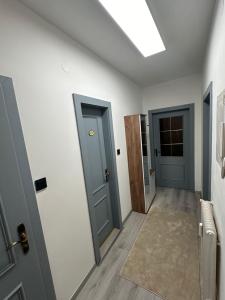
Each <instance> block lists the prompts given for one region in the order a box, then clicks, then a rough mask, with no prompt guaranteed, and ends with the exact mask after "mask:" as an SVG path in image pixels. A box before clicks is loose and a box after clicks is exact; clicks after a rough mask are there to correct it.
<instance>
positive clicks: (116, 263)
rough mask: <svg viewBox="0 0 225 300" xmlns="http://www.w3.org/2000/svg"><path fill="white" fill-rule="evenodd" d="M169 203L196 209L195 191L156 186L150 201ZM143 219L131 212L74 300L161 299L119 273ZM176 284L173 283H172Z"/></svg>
mask: <svg viewBox="0 0 225 300" xmlns="http://www.w3.org/2000/svg"><path fill="white" fill-rule="evenodd" d="M152 206H153V207H154V206H157V207H170V208H171V207H172V208H173V209H175V210H182V211H185V212H190V213H194V214H195V213H196V212H197V197H196V194H195V193H192V192H189V191H184V190H176V189H168V188H158V189H157V196H156V197H155V200H154V203H153V205H152ZM144 220H145V215H143V214H139V213H135V212H132V214H131V215H130V217H129V218H128V220H127V221H126V223H125V226H124V229H123V231H122V233H121V234H120V235H119V237H118V239H117V241H116V242H115V243H114V245H113V246H112V248H111V249H110V251H109V253H108V254H107V255H106V257H105V258H104V260H103V262H102V263H101V265H100V266H98V267H96V268H95V270H94V271H93V273H92V274H91V276H90V278H89V279H88V281H87V283H86V284H85V285H84V287H83V288H82V290H81V292H80V293H79V295H78V296H77V297H76V298H74V299H77V300H161V299H160V298H159V297H158V296H156V295H154V294H152V293H150V292H149V291H146V290H145V289H143V288H140V287H138V286H137V285H136V284H134V283H132V282H130V281H128V280H126V279H123V278H122V277H120V275H119V273H120V270H121V268H122V266H123V264H124V263H125V261H126V258H127V255H128V253H129V251H130V249H131V247H132V245H133V243H134V242H135V239H136V237H137V235H138V232H139V230H140V228H141V225H142V224H143V222H144ZM174 284H175V283H174Z"/></svg>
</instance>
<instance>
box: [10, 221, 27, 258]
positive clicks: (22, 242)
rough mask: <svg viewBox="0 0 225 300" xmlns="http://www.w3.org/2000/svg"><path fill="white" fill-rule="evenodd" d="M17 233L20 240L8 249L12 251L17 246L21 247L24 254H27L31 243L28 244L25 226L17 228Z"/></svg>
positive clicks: (11, 244) (21, 225)
mask: <svg viewBox="0 0 225 300" xmlns="http://www.w3.org/2000/svg"><path fill="white" fill-rule="evenodd" d="M17 232H18V236H19V240H18V241H17V242H11V243H10V244H9V246H8V247H7V248H6V249H7V250H10V249H12V248H13V247H15V246H17V245H21V247H22V250H23V253H24V254H26V253H27V252H28V251H29V242H28V238H27V233H26V228H25V226H24V224H20V225H19V226H18V227H17Z"/></svg>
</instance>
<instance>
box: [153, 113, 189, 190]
mask: <svg viewBox="0 0 225 300" xmlns="http://www.w3.org/2000/svg"><path fill="white" fill-rule="evenodd" d="M188 116H189V112H188V110H183V111H174V112H164V113H158V114H155V115H153V127H154V147H155V149H154V152H155V153H154V154H155V165H156V183H157V185H158V186H165V187H174V188H183V189H188V188H189V186H190V178H189V177H190V152H191V151H190V148H189V147H190V145H191V140H190V139H191V138H193V137H191V136H190V130H189V128H190V127H189V118H188Z"/></svg>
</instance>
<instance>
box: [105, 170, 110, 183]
mask: <svg viewBox="0 0 225 300" xmlns="http://www.w3.org/2000/svg"><path fill="white" fill-rule="evenodd" d="M109 176H110V172H109V170H108V169H105V181H106V182H108V181H109Z"/></svg>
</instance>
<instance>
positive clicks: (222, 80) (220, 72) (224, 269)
mask: <svg viewBox="0 0 225 300" xmlns="http://www.w3.org/2000/svg"><path fill="white" fill-rule="evenodd" d="M217 3H218V7H217V9H216V13H215V19H214V23H213V26H212V32H211V38H210V41H209V45H208V54H207V57H206V61H205V70H204V78H203V92H204V91H205V90H206V89H207V87H208V85H209V84H210V82H211V81H212V82H213V134H212V136H213V141H212V201H213V203H214V210H215V215H216V221H217V226H218V231H219V235H220V237H219V238H220V241H221V247H222V251H221V253H222V255H221V270H220V278H221V279H220V292H219V295H220V296H219V299H220V300H224V299H225V285H224V282H225V217H224V216H225V180H224V179H221V175H220V173H221V170H220V168H219V165H218V163H217V161H216V109H217V96H218V95H219V94H220V93H221V92H222V91H223V90H224V89H225V56H224V54H225V9H224V4H223V1H222V0H218V2H217Z"/></svg>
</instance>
